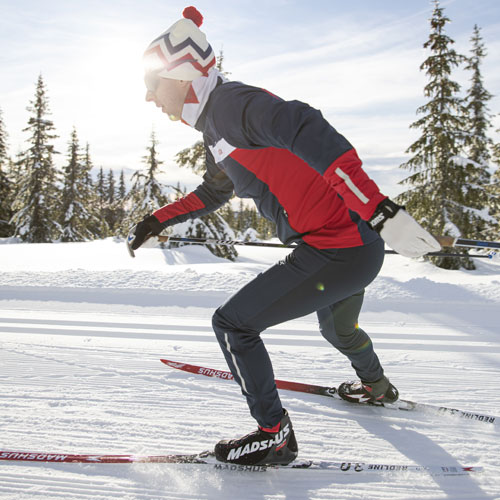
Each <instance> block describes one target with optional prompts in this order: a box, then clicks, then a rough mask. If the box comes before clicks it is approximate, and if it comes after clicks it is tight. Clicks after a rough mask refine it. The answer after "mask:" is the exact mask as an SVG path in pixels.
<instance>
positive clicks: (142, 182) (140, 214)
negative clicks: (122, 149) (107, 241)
mask: <svg viewBox="0 0 500 500" xmlns="http://www.w3.org/2000/svg"><path fill="white" fill-rule="evenodd" d="M157 147H158V141H157V140H156V137H155V133H154V132H152V133H151V143H150V145H149V147H148V148H147V152H148V154H147V155H146V156H144V157H143V163H144V164H145V168H143V169H140V170H136V171H135V172H134V174H133V175H132V179H131V182H132V187H131V189H130V191H129V193H128V195H127V196H126V198H125V210H126V212H127V214H126V216H125V217H124V219H123V221H121V231H122V233H123V234H127V233H128V231H129V230H130V228H131V227H132V226H133V225H134V224H137V222H139V221H140V220H142V219H143V218H144V216H146V215H149V214H151V213H152V212H154V211H155V210H157V209H158V208H160V207H162V206H163V205H165V204H166V203H167V202H168V198H167V196H166V194H165V193H164V188H163V186H162V184H161V183H160V182H159V181H158V179H157V176H158V175H159V174H160V173H161V168H160V167H161V165H162V164H163V162H162V161H160V160H159V159H158V151H157Z"/></svg>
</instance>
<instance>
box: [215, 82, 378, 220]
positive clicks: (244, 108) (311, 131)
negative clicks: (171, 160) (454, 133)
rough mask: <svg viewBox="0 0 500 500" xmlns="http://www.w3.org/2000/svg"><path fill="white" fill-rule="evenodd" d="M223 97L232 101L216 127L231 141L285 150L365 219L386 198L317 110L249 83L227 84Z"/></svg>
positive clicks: (359, 161) (233, 144)
mask: <svg viewBox="0 0 500 500" xmlns="http://www.w3.org/2000/svg"><path fill="white" fill-rule="evenodd" d="M226 85H227V84H226ZM228 98H229V99H230V102H231V106H227V105H226V106H225V107H224V108H222V109H224V110H225V111H224V112H223V113H221V115H220V116H219V117H218V123H217V127H218V128H219V127H220V128H221V129H223V130H224V132H223V134H224V136H225V137H226V138H227V141H228V142H229V143H230V144H231V145H232V146H234V147H240V148H245V147H246V148H263V147H275V148H283V149H288V150H289V151H291V152H292V153H294V154H295V155H296V156H298V157H299V158H301V159H302V160H303V161H304V162H306V163H307V164H308V165H309V166H310V167H312V168H313V169H315V170H316V171H317V172H318V173H319V174H321V175H322V176H323V177H324V179H325V180H326V181H327V182H328V183H329V184H330V185H331V186H332V187H333V189H335V191H337V193H338V194H339V195H340V196H341V197H342V198H343V200H344V203H345V204H346V205H347V207H348V208H349V209H351V210H353V211H355V212H357V213H358V214H359V215H360V216H361V217H362V218H363V219H365V220H368V219H369V218H370V217H371V216H372V214H373V212H374V211H375V208H376V207H377V205H378V204H379V203H380V202H381V201H382V200H383V199H385V198H386V196H384V195H383V194H382V193H380V191H379V188H378V186H377V185H376V184H375V182H374V181H373V180H371V179H370V178H369V177H368V175H367V174H366V172H365V171H364V170H363V168H362V163H361V160H360V159H359V157H358V155H357V153H356V151H355V149H354V148H353V147H352V145H351V144H350V143H349V142H348V141H347V139H346V138H345V137H344V136H342V135H341V134H339V133H338V132H337V131H336V130H335V129H334V128H333V127H332V126H331V125H330V124H329V123H328V122H327V121H326V120H325V118H324V117H323V115H322V114H321V112H320V111H318V110H316V109H314V108H312V107H311V106H309V105H308V104H305V103H303V102H300V101H283V100H282V99H280V98H278V97H276V96H274V95H272V94H270V93H268V92H266V91H265V90H261V89H257V88H254V87H248V86H243V87H242V86H240V87H234V88H232V89H230V92H229V96H228ZM226 99H227V98H226Z"/></svg>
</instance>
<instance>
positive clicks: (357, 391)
mask: <svg viewBox="0 0 500 500" xmlns="http://www.w3.org/2000/svg"><path fill="white" fill-rule="evenodd" d="M337 392H338V394H339V396H340V397H341V398H342V399H345V400H346V401H349V402H350V403H370V404H384V403H394V402H395V401H397V399H398V397H399V393H398V390H397V389H396V388H395V387H394V386H393V385H392V384H391V383H390V382H389V379H388V378H387V377H385V376H384V377H382V378H381V379H379V380H377V381H376V382H361V381H357V382H343V383H342V384H340V385H339V388H338V390H337Z"/></svg>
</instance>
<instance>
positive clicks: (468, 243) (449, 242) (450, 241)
mask: <svg viewBox="0 0 500 500" xmlns="http://www.w3.org/2000/svg"><path fill="white" fill-rule="evenodd" d="M155 238H156V239H157V240H158V241H159V242H162V243H167V242H172V243H192V244H195V245H222V246H233V245H242V246H253V247H267V248H295V247H296V246H297V245H295V244H291V245H285V244H283V243H269V242H264V241H242V240H218V239H216V238H183V237H178V236H165V235H159V236H156V237H155ZM435 238H436V239H437V240H438V242H439V243H440V245H441V246H445V247H463V248H480V249H483V248H488V249H491V248H500V242H495V241H494V242H488V241H479V240H464V239H461V238H453V237H451V236H435ZM385 253H387V254H397V252H396V251H394V250H386V251H385ZM427 255H431V256H434V257H462V258H464V257H473V258H478V259H491V258H493V255H494V253H493V254H487V255H470V254H461V253H446V252H431V253H428V254H427Z"/></svg>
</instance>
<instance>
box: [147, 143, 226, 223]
mask: <svg viewBox="0 0 500 500" xmlns="http://www.w3.org/2000/svg"><path fill="white" fill-rule="evenodd" d="M205 153H206V172H205V175H204V176H203V182H202V183H201V184H200V185H199V186H198V187H197V188H196V189H195V190H194V191H193V192H191V193H189V194H188V195H186V196H184V198H181V199H180V200H177V201H175V202H174V203H170V204H168V205H165V206H164V207H162V208H160V209H159V210H156V212H153V215H154V216H155V217H156V218H157V219H158V220H159V221H160V223H161V224H162V225H163V227H168V226H173V225H174V224H177V223H179V222H184V221H186V220H188V219H196V218H197V217H201V216H203V215H207V214H209V213H211V212H214V211H215V210H217V209H218V208H219V207H221V206H222V205H224V203H226V202H227V201H229V199H230V198H231V196H232V195H233V191H234V186H233V183H232V182H231V180H230V179H229V177H227V175H226V174H225V173H224V172H223V171H222V170H220V169H219V168H218V167H217V165H216V164H215V161H214V159H213V156H212V153H211V152H210V151H209V150H208V149H207V148H206V146H205Z"/></svg>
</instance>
